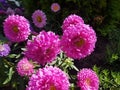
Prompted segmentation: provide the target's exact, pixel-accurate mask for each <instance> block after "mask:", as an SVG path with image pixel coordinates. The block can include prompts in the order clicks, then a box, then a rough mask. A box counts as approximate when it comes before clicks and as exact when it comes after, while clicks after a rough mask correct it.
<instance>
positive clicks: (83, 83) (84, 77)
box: [77, 68, 99, 90]
mask: <svg viewBox="0 0 120 90" xmlns="http://www.w3.org/2000/svg"><path fill="white" fill-rule="evenodd" d="M77 79H78V86H79V87H80V88H81V90H98V88H99V78H98V76H97V75H96V73H95V72H94V71H93V70H91V69H87V68H84V69H82V70H81V71H80V72H78V74H77Z"/></svg>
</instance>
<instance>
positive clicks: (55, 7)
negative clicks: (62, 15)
mask: <svg viewBox="0 0 120 90" xmlns="http://www.w3.org/2000/svg"><path fill="white" fill-rule="evenodd" d="M51 10H52V11H53V12H58V11H59V10H60V5H59V4H58V3H53V4H52V5H51Z"/></svg>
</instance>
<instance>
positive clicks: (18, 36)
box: [3, 15, 30, 42]
mask: <svg viewBox="0 0 120 90" xmlns="http://www.w3.org/2000/svg"><path fill="white" fill-rule="evenodd" d="M3 24H4V34H5V36H6V37H7V38H8V39H9V40H10V41H12V42H22V41H25V40H27V39H28V36H29V34H30V25H29V22H28V20H27V19H25V18H24V17H23V16H19V15H10V16H8V18H6V19H5V22H4V23H3Z"/></svg>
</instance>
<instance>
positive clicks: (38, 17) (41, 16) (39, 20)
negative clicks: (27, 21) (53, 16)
mask: <svg viewBox="0 0 120 90" xmlns="http://www.w3.org/2000/svg"><path fill="white" fill-rule="evenodd" d="M32 19H33V23H34V24H35V25H36V26H37V27H38V28H42V27H44V26H45V25H46V20H47V18H46V15H45V13H44V12H43V11H41V10H36V11H35V12H34V13H33V14H32Z"/></svg>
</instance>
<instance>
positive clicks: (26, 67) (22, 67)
mask: <svg viewBox="0 0 120 90" xmlns="http://www.w3.org/2000/svg"><path fill="white" fill-rule="evenodd" d="M33 68H34V66H33V64H32V63H30V62H29V61H28V59H27V58H23V59H21V60H20V61H19V62H18V64H17V71H18V74H19V75H20V76H30V75H31V74H33V72H34V69H33Z"/></svg>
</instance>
